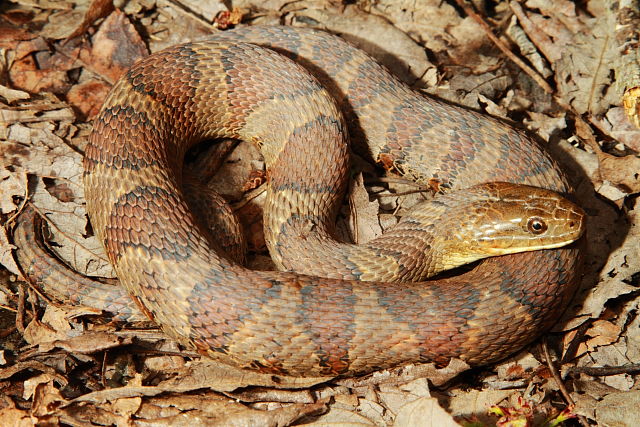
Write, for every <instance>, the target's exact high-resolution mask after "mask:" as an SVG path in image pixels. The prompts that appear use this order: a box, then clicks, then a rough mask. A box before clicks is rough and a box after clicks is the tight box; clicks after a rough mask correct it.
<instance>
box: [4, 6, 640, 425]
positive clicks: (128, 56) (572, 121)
mask: <svg viewBox="0 0 640 427" xmlns="http://www.w3.org/2000/svg"><path fill="white" fill-rule="evenodd" d="M453 3H454V2H441V1H435V0H423V1H421V2H414V1H408V0H400V1H390V0H379V1H375V2H370V1H366V0H363V1H356V2H341V1H339V0H326V1H323V0H315V1H313V0H306V1H305V0H302V1H298V2H288V1H285V0H270V1H266V2H256V1H254V0H241V1H238V2H234V3H233V6H234V7H233V9H229V8H227V6H225V3H224V2H216V1H212V2H193V1H188V0H178V1H171V2H170V1H167V0H131V1H124V2H112V1H109V0H93V1H83V0H75V1H63V2H51V1H48V0H12V1H11V2H9V3H7V4H5V5H3V6H2V7H0V49H2V52H3V55H1V56H0V67H2V70H3V73H2V74H1V75H0V76H2V77H0V139H1V143H0V213H1V215H2V220H3V221H4V225H5V227H4V228H3V232H2V233H1V234H0V263H1V264H2V266H3V267H4V268H5V269H6V270H7V271H6V272H5V273H4V274H2V275H0V277H2V282H1V283H2V284H1V285H0V291H1V292H0V295H1V296H2V298H0V325H2V327H3V328H6V333H2V334H0V342H2V349H1V350H0V356H1V357H0V390H1V391H2V392H1V393H0V396H1V397H2V398H1V399H0V418H1V419H2V420H3V423H4V422H7V423H8V425H35V424H48V425H60V424H68V425H137V424H148V423H153V424H157V425H182V424H188V425H255V424H257V425H293V424H296V425H303V424H304V425H327V424H330V423H331V424H337V425H394V424H395V425H438V426H445V425H471V424H470V423H476V424H473V425H496V424H500V425H506V424H505V423H507V422H520V424H519V425H551V424H544V423H545V422H548V421H549V420H551V421H553V420H555V421H559V420H561V419H564V418H562V417H563V416H565V415H566V414H568V413H570V415H571V416H573V415H575V416H579V417H581V418H579V421H569V423H571V422H573V423H577V422H580V423H581V424H583V425H588V423H599V424H601V425H629V426H631V425H634V424H635V422H636V420H637V418H638V416H639V415H640V413H639V409H638V408H640V405H638V401H639V399H640V398H639V397H638V396H640V383H639V381H638V375H637V372H638V370H639V369H640V367H639V366H638V363H639V362H640V316H638V311H639V307H638V301H639V300H638V295H639V292H638V285H639V284H640V264H639V261H638V260H640V244H639V242H638V240H639V239H640V232H639V230H640V228H639V224H640V214H639V212H640V207H639V203H638V197H637V196H638V193H639V192H640V188H639V186H638V184H637V183H638V174H639V173H640V167H638V162H639V161H638V151H640V143H639V142H638V141H640V137H638V130H637V129H636V128H634V127H633V125H632V124H631V123H630V122H629V120H628V118H627V117H626V115H625V114H624V112H623V111H622V110H621V99H620V96H621V94H620V93H618V92H617V90H616V87H615V85H614V82H613V79H612V72H611V66H612V65H611V64H612V63H613V60H614V59H615V55H616V51H615V44H614V43H615V38H614V37H613V31H614V26H615V24H614V22H615V19H614V17H613V16H612V13H613V11H612V10H611V8H610V7H609V5H608V3H606V2H605V1H601V0H590V1H587V2H584V3H581V7H578V6H577V5H576V4H575V3H574V2H568V1H560V2H549V1H548V0H528V1H526V2H524V3H516V2H511V3H509V2H495V4H494V5H493V7H492V8H490V9H487V10H480V11H477V12H479V14H480V15H481V16H482V17H483V19H484V21H485V22H486V23H487V24H488V25H489V26H490V28H491V29H492V31H493V32H494V34H496V35H497V36H498V38H499V40H500V41H501V42H503V43H506V44H507V46H509V48H510V50H512V51H513V52H516V53H518V54H521V55H523V57H524V58H526V59H527V60H528V61H531V65H532V66H533V67H532V70H535V71H534V72H537V73H540V74H541V75H543V76H545V77H546V81H547V82H548V83H551V84H552V85H553V86H554V87H555V88H556V89H555V90H554V92H553V93H548V92H547V91H545V90H544V88H542V87H540V86H539V85H537V84H536V80H535V79H534V78H533V77H532V76H531V75H530V74H527V73H525V72H523V71H522V69H520V68H519V67H518V66H516V65H514V63H513V62H511V61H510V60H509V59H508V58H507V57H505V56H504V55H503V54H502V53H501V52H500V51H499V50H498V49H497V48H496V47H495V44H494V43H493V42H492V41H491V40H490V39H489V38H488V37H487V35H486V33H485V32H484V31H483V29H482V26H480V25H479V24H478V22H477V21H476V20H474V19H472V18H471V17H470V16H467V15H466V14H465V13H464V12H463V9H462V8H460V7H457V6H454V4H453ZM239 22H242V24H280V23H286V24H290V25H310V26H315V27H320V28H324V29H327V30H330V31H333V32H336V33H338V34H340V35H342V36H343V37H345V38H346V39H347V40H350V41H351V42H353V43H355V44H356V45H358V46H360V47H361V48H363V49H365V50H367V51H368V52H369V53H370V54H372V55H373V56H374V57H376V58H377V59H378V60H379V61H380V62H382V63H383V64H385V65H386V66H387V67H388V68H390V69H391V70H392V71H393V72H394V73H395V74H396V75H398V76H399V77H400V78H401V79H403V80H404V81H406V82H407V83H408V84H410V85H412V86H413V87H414V88H416V89H418V90H423V91H424V92H426V93H429V94H432V95H435V96H438V97H440V98H443V99H447V100H450V101H451V102H455V103H457V104H462V105H466V106H468V107H470V108H474V109H478V110H481V111H485V112H487V113H489V114H493V115H497V116H500V117H503V118H507V119H510V120H514V121H515V122H517V123H520V124H522V125H525V126H526V127H528V128H529V131H530V132H532V133H537V135H538V136H539V137H540V138H541V139H542V140H544V141H548V144H547V145H548V146H549V149H550V150H551V151H553V152H554V153H555V154H556V156H557V157H558V158H560V159H561V161H562V164H563V166H565V168H566V170H567V173H568V174H569V175H570V176H571V177H572V179H573V181H574V184H575V186H576V188H577V195H578V198H579V200H580V203H581V204H582V205H583V207H584V208H585V209H586V210H587V212H588V214H589V229H588V233H587V238H586V243H585V246H586V252H587V257H586V261H585V267H584V280H583V286H582V288H581V289H580V291H579V292H578V294H577V295H576V297H575V298H574V300H573V302H572V304H571V306H570V307H568V309H567V313H566V314H565V316H564V317H563V319H561V320H560V321H559V323H558V324H557V325H556V327H555V328H554V330H553V331H551V332H550V333H549V334H548V335H547V336H546V337H545V339H546V341H547V342H548V345H549V347H550V348H551V350H552V353H553V354H554V357H553V360H552V362H553V363H554V364H555V366H556V367H558V368H559V369H560V374H561V383H560V384H559V383H558V382H556V381H555V380H554V378H553V375H552V372H551V371H550V369H549V367H548V366H547V364H546V360H545V358H544V352H543V351H541V350H540V348H539V347H538V346H537V345H532V346H530V347H529V348H528V349H526V350H524V351H522V352H520V353H519V354H517V355H514V356H513V357H511V358H509V359H507V360H505V361H503V362H502V363H500V364H498V365H495V366H491V367H487V368H484V369H474V370H471V371H470V370H468V369H467V367H466V366H465V365H464V364H461V362H459V361H452V363H451V364H450V365H449V366H448V367H445V368H444V369H442V368H437V367H434V366H431V365H417V366H407V367H402V368H397V369H394V370H389V371H384V372H378V373H374V374H372V375H369V376H366V377H363V378H347V379H335V378H288V377H283V376H278V375H267V374H261V373H256V372H249V371H243V370H239V369H235V368H232V367H228V366H225V365H221V364H218V363H215V362H212V361H210V360H204V359H201V358H199V356H197V355H195V354H190V353H188V352H185V351H184V350H183V349H181V348H180V347H179V346H178V345H177V344H176V343H175V342H173V341H172V340H170V339H169V338H167V337H166V336H164V335H163V334H162V333H161V332H160V331H159V330H157V329H155V328H153V327H151V328H149V325H133V326H134V327H133V328H132V327H131V326H126V327H125V326H123V325H119V324H115V323H110V322H109V319H105V318H104V317H103V316H101V315H100V313H95V310H93V311H92V310H90V309H86V308H82V307H70V306H67V305H62V306H59V305H57V304H56V305H54V304H53V303H47V302H46V301H45V300H43V299H42V298H41V297H39V296H38V295H37V294H36V293H34V292H31V291H28V290H25V289H26V288H24V287H23V286H25V285H24V284H23V282H21V276H20V271H19V268H18V267H17V266H16V265H15V263H14V260H13V259H12V256H11V254H12V252H13V250H14V247H13V245H12V243H11V223H12V219H13V218H14V216H15V215H16V214H17V212H19V210H20V209H21V207H22V205H23V204H24V202H25V200H27V199H28V200H30V201H31V202H32V203H33V204H34V205H35V206H36V207H37V209H38V210H39V211H40V212H42V213H45V214H46V220H47V225H48V228H49V230H50V232H51V242H52V245H53V246H52V249H54V250H55V252H56V254H57V255H58V256H59V257H60V258H61V259H63V260H64V262H65V263H67V264H68V265H69V266H72V267H73V268H74V269H76V270H77V271H79V272H81V273H83V274H87V275H92V276H102V277H113V272H112V269H111V267H110V266H109V264H108V262H107V260H106V257H105V255H104V253H103V251H102V249H101V246H100V244H99V242H97V241H96V239H95V237H94V236H93V234H92V231H91V229H90V226H89V224H88V222H87V217H86V213H85V210H84V193H83V188H82V183H81V174H82V165H81V161H82V152H83V149H84V146H85V145H86V143H87V136H88V134H89V131H90V129H91V127H90V120H91V118H92V117H93V116H94V115H95V114H96V113H97V111H98V109H99V107H100V104H101V102H102V100H103V99H104V97H105V95H106V93H107V92H108V90H109V88H110V87H111V85H112V84H113V82H114V81H115V80H117V78H118V77H119V76H120V75H121V74H122V73H123V72H124V71H125V70H126V69H127V68H128V67H129V66H130V65H131V64H132V63H133V62H135V60H136V59H138V58H141V57H144V56H146V55H147V54H148V52H155V51H158V50H160V49H162V48H164V47H167V46H170V45H173V44H176V43H180V42H185V41H189V40H196V39H199V38H202V37H204V36H206V35H207V34H209V33H211V32H213V31H218V28H223V27H227V26H233V25H235V24H238V23H239ZM261 167H262V166H261V164H260V162H259V154H257V153H256V151H255V150H254V149H253V148H251V146H250V145H249V144H239V145H238V146H237V147H236V148H235V149H234V151H232V152H231V154H230V155H229V156H228V157H227V158H226V161H225V162H224V163H223V165H222V167H221V169H220V171H219V172H218V173H217V177H219V178H222V177H224V178H225V179H224V180H223V181H225V183H226V184H225V185H224V188H223V190H222V192H223V193H225V194H226V195H227V196H228V197H229V198H230V200H231V201H232V202H233V203H234V206H236V207H237V212H238V214H239V215H240V217H241V221H242V223H243V225H244V228H245V234H246V235H247V237H248V241H249V247H250V249H251V251H252V253H253V254H254V255H255V256H254V257H253V259H251V260H250V264H251V265H259V266H260V267H261V268H265V266H267V267H268V266H269V261H268V258H267V257H266V256H265V253H264V250H265V246H264V239H263V237H262V233H261V229H262V223H261V206H262V203H264V197H263V195H261V192H260V188H258V189H255V190H251V191H250V192H249V193H246V194H243V193H242V191H241V190H239V189H238V188H239V187H240V188H241V187H242V185H244V184H246V182H247V179H248V177H249V176H250V173H251V171H252V170H253V171H254V172H255V176H260V174H261ZM356 169H358V170H360V171H362V174H361V175H360V177H359V178H358V179H357V180H356V181H355V183H354V184H352V191H351V193H350V195H349V196H348V198H347V199H348V202H347V204H345V206H344V207H343V209H342V211H341V215H340V223H339V229H340V230H342V237H343V238H345V239H352V240H356V241H366V240H369V239H371V238H373V237H375V236H376V235H378V234H379V233H380V232H381V231H382V230H383V229H384V228H386V227H388V226H389V225H392V224H393V223H395V222H396V221H397V219H396V217H395V216H394V215H395V214H397V213H398V212H400V213H401V212H402V210H403V209H405V207H407V206H410V205H411V204H412V203H415V202H416V201H417V200H420V199H421V198H423V197H424V195H421V194H420V193H417V194H412V195H410V196H404V195H402V194H405V193H412V192H414V191H415V187H413V186H412V185H410V184H406V183H397V182H395V181H394V180H393V179H389V180H387V179H381V178H380V177H378V176H377V175H374V174H373V172H375V171H374V170H373V168H372V167H371V166H370V165H367V164H366V163H363V162H361V161H356ZM215 180H216V181H220V180H219V179H217V178H216V179H215ZM247 194H249V195H247ZM11 325H13V326H11ZM427 378H428V380H427ZM563 389H564V390H565V391H566V390H568V392H566V393H565V392H564V391H563ZM568 399H572V402H573V404H571V405H570V404H569V402H568ZM567 409H568V411H569V412H567ZM563 411H565V412H563ZM563 414H564V415H563ZM559 417H560V418H559ZM526 423H528V424H526Z"/></svg>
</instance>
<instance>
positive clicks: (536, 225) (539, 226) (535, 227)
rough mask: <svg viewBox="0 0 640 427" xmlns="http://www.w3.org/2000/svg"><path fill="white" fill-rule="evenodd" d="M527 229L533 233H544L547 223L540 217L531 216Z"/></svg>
mask: <svg viewBox="0 0 640 427" xmlns="http://www.w3.org/2000/svg"><path fill="white" fill-rule="evenodd" d="M527 229H528V230H529V231H530V232H532V233H533V234H542V233H544V232H545V231H547V224H546V223H545V222H544V221H543V220H542V219H540V218H538V217H533V218H529V221H528V222H527Z"/></svg>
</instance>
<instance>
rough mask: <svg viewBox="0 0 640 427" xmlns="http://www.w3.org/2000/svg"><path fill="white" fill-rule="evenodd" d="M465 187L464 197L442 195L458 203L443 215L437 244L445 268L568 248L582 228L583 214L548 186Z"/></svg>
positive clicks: (489, 184)
mask: <svg viewBox="0 0 640 427" xmlns="http://www.w3.org/2000/svg"><path fill="white" fill-rule="evenodd" d="M465 191H466V193H467V194H466V195H465V196H464V199H463V198H462V196H461V195H460V196H459V195H457V194H456V195H454V194H453V193H452V194H451V195H445V196H444V197H449V198H453V199H456V203H459V205H457V211H456V212H455V213H454V212H451V213H450V214H448V215H447V220H446V222H447V223H448V224H449V225H448V226H446V228H447V230H444V232H443V233H444V236H443V237H442V241H443V244H442V247H441V248H440V251H441V252H442V253H443V254H446V255H444V256H443V261H442V262H443V264H445V266H446V268H443V270H444V269H450V268H454V267H457V266H460V265H463V264H467V263H470V262H473V261H477V260H479V259H483V258H488V257H491V256H498V255H507V254H513V253H518V252H527V251H535V250H541V249H552V248H559V247H562V246H566V245H568V244H570V243H572V242H574V241H576V240H578V239H579V238H580V237H581V236H582V234H583V233H584V231H585V228H586V214H585V212H584V211H583V210H582V209H581V208H580V207H579V206H577V205H576V204H575V203H573V202H571V201H569V200H567V199H566V198H564V197H563V196H561V195H560V194H558V193H556V192H554V191H551V190H546V189H542V188H538V187H531V186H528V185H518V184H510V183H504V182H493V183H487V184H480V185H476V186H474V187H471V188H469V189H467V190H465ZM456 193H458V192H456ZM460 193H461V192H460ZM456 203H453V202H452V203H451V206H454V205H456ZM447 204H449V203H448V202H447Z"/></svg>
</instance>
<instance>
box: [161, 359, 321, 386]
mask: <svg viewBox="0 0 640 427" xmlns="http://www.w3.org/2000/svg"><path fill="white" fill-rule="evenodd" d="M171 372H175V374H176V376H175V377H173V378H170V379H168V380H165V381H162V382H160V383H159V384H158V387H160V388H162V389H164V390H167V391H175V392H184V391H191V390H197V389H201V388H210V389H212V390H214V391H219V392H232V391H234V390H236V389H238V388H242V387H247V386H263V387H273V388H289V389H299V388H308V387H311V386H313V385H316V384H321V383H324V382H327V381H329V380H331V379H332V378H333V377H318V378H313V377H310V378H294V377H285V376H279V375H273V374H262V373H260V372H255V371H247V370H244V369H240V368H236V367H233V366H229V365H225V364H222V363H219V362H216V361H213V360H209V359H202V360H194V361H192V362H190V363H188V364H187V365H186V367H185V368H179V369H176V370H175V371H174V370H171Z"/></svg>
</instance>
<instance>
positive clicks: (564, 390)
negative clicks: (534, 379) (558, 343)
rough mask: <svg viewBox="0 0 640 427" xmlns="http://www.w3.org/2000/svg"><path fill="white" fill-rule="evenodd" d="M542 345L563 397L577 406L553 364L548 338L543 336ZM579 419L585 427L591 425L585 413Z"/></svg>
mask: <svg viewBox="0 0 640 427" xmlns="http://www.w3.org/2000/svg"><path fill="white" fill-rule="evenodd" d="M540 346H541V347H542V352H543V354H544V358H545V360H546V362H547V367H548V368H549V371H550V372H551V375H553V379H554V380H555V382H556V384H557V385H558V388H559V389H560V394H562V397H564V400H565V401H566V402H567V403H568V404H569V405H571V406H575V402H574V401H573V399H572V398H571V395H570V394H569V392H568V391H567V388H566V387H565V386H564V383H563V382H562V378H560V374H559V373H558V370H557V369H556V367H555V366H554V365H553V362H552V361H551V355H550V354H549V346H547V340H546V339H545V338H542V343H541V344H540ZM578 420H580V424H582V425H583V426H584V427H589V422H588V421H587V419H586V418H585V417H584V416H583V415H578Z"/></svg>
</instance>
